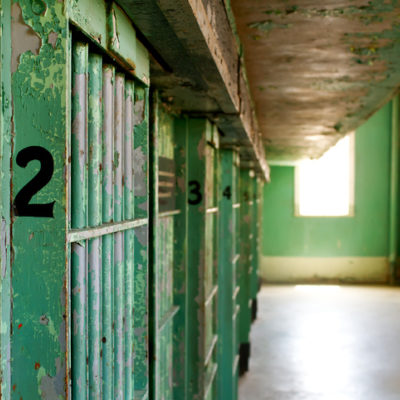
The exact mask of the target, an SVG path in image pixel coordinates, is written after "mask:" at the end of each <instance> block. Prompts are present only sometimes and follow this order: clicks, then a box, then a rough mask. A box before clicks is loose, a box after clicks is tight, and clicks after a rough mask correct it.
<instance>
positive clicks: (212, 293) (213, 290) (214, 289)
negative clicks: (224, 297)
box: [204, 285, 218, 307]
mask: <svg viewBox="0 0 400 400" xmlns="http://www.w3.org/2000/svg"><path fill="white" fill-rule="evenodd" d="M217 293H218V285H215V286H214V287H213V289H212V290H211V292H210V294H209V295H208V297H207V298H206V300H205V301H204V305H205V306H206V307H207V306H208V305H209V304H210V302H211V301H212V299H213V298H214V297H215V295H216V294H217Z"/></svg>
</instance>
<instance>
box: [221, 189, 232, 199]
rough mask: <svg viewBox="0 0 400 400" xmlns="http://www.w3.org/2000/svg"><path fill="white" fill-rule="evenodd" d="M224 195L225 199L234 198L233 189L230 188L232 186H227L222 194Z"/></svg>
mask: <svg viewBox="0 0 400 400" xmlns="http://www.w3.org/2000/svg"><path fill="white" fill-rule="evenodd" d="M222 195H223V196H224V197H226V198H227V199H228V200H230V199H231V197H232V193H231V187H230V186H227V187H226V188H225V189H224V191H223V192H222Z"/></svg>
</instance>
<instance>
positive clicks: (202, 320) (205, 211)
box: [186, 119, 219, 399]
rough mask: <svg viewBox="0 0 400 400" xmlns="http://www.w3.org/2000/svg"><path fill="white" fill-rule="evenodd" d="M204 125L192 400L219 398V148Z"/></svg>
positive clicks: (194, 205)
mask: <svg viewBox="0 0 400 400" xmlns="http://www.w3.org/2000/svg"><path fill="white" fill-rule="evenodd" d="M216 139H217V132H216V130H215V128H214V127H213V126H212V125H211V124H210V123H209V122H208V121H207V120H205V119H189V137H188V203H189V206H188V207H189V209H188V271H189V272H188V274H189V276H188V292H187V296H188V300H187V307H188V331H187V353H186V354H187V357H188V376H187V385H188V397H187V398H188V399H200V398H203V397H204V398H210V399H213V398H215V391H216V385H215V375H216V371H217V363H216V345H217V341H218V336H217V329H216V319H217V291H218V285H217V265H218V257H217V254H218V253H217V250H218V247H217V246H218V243H217V229H218V203H217V196H218V178H219V175H218V166H219V157H218V150H217V146H218V142H217V140H216Z"/></svg>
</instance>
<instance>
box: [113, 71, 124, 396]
mask: <svg viewBox="0 0 400 400" xmlns="http://www.w3.org/2000/svg"><path fill="white" fill-rule="evenodd" d="M124 96H125V78H124V76H123V75H122V74H117V75H116V77H115V97H114V160H113V164H114V221H117V222H120V221H121V220H122V202H123V189H122V171H123V148H122V147H123V146H122V141H123V136H124V114H125V113H124ZM123 388H124V235H123V233H122V232H117V233H115V234H114V399H115V400H122V399H123Z"/></svg>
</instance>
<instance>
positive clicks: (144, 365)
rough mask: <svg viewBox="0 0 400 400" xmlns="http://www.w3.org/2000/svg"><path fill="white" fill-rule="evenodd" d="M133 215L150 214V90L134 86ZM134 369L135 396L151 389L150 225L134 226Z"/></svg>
mask: <svg viewBox="0 0 400 400" xmlns="http://www.w3.org/2000/svg"><path fill="white" fill-rule="evenodd" d="M133 138H134V143H133V146H134V155H133V164H134V169H135V174H134V177H133V178H134V215H135V218H147V217H148V90H147V89H144V88H142V87H136V88H135V105H134V137H133ZM134 236H135V239H134V240H135V244H134V246H135V247H134V255H135V268H134V276H135V280H134V294H135V295H134V307H135V315H134V332H135V334H134V370H135V380H134V386H135V399H136V398H144V397H146V396H147V394H148V389H149V359H148V226H147V225H146V226H142V227H139V228H136V229H135V233H134Z"/></svg>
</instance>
